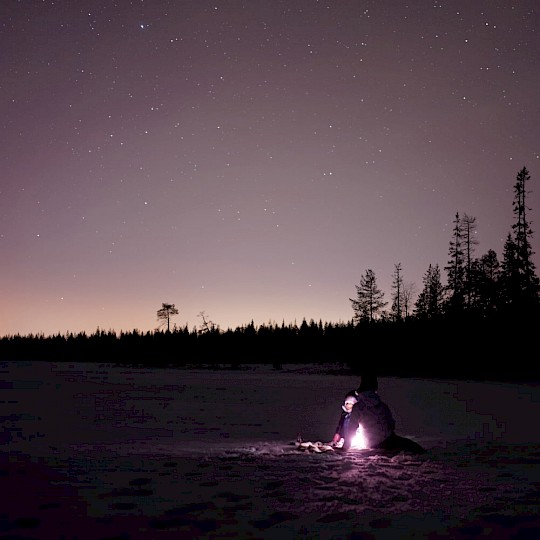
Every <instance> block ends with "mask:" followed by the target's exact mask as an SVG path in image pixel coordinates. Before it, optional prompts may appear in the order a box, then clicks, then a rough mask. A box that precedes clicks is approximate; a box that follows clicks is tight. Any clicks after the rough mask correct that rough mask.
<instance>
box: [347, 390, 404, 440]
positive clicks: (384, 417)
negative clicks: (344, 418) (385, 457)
mask: <svg viewBox="0 0 540 540" xmlns="http://www.w3.org/2000/svg"><path fill="white" fill-rule="evenodd" d="M356 399H357V402H356V404H355V405H354V407H353V409H352V412H351V419H350V424H349V425H350V426H351V428H350V430H349V434H350V437H349V439H352V437H354V435H355V434H356V429H357V428H358V424H362V428H363V430H364V437H365V439H366V443H367V446H368V448H377V447H378V446H379V445H380V444H381V443H382V442H383V441H384V440H385V439H387V438H388V437H390V435H392V434H393V433H394V429H395V427H396V422H395V420H394V417H393V416H392V413H391V411H390V408H389V407H388V405H387V404H386V403H384V402H383V401H381V398H380V396H379V394H378V393H377V392H376V391H374V390H366V391H363V392H359V394H358V396H357V398H356Z"/></svg>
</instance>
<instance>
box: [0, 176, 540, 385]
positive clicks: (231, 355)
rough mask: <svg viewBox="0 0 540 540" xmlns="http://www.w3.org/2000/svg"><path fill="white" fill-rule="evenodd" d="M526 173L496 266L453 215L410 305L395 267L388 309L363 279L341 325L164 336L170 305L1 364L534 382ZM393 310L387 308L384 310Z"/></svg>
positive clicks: (20, 345) (19, 345) (53, 341)
mask: <svg viewBox="0 0 540 540" xmlns="http://www.w3.org/2000/svg"><path fill="white" fill-rule="evenodd" d="M529 180H530V175H529V172H528V171H527V169H526V168H525V167H523V168H522V169H521V170H520V171H519V172H518V174H517V178H516V183H515V185H514V200H513V213H514V217H515V220H514V223H513V224H512V226H511V230H510V231H509V233H508V236H507V238H506V241H505V244H504V250H503V254H502V261H499V258H498V256H497V254H496V252H495V251H493V250H491V249H490V250H488V251H487V253H485V254H484V255H482V256H480V257H475V246H476V245H477V240H476V238H475V234H474V233H475V228H476V219H475V218H474V217H472V216H469V215H467V214H462V215H460V214H459V213H456V215H455V219H454V221H453V229H452V237H451V240H450V243H449V250H448V262H447V264H446V265H445V266H444V268H443V270H444V271H445V273H446V278H447V279H446V284H444V283H443V280H442V275H441V274H442V272H441V268H440V267H439V265H438V264H435V265H430V266H429V268H428V269H427V270H426V272H425V274H424V276H423V284H422V289H421V290H420V292H419V294H418V295H417V297H416V298H415V293H416V291H415V286H414V284H410V283H406V282H405V281H404V279H403V272H402V267H401V264H400V263H398V264H396V265H395V268H394V273H393V276H392V277H393V280H392V293H391V299H390V302H387V301H385V298H384V293H383V292H382V291H381V290H380V289H379V288H378V286H377V280H376V276H375V273H374V272H373V271H372V270H371V269H368V270H366V272H365V273H364V275H363V276H362V277H361V279H360V284H359V285H356V286H355V287H356V297H355V298H350V299H349V300H350V302H351V307H352V311H353V317H352V319H351V320H350V321H349V322H347V323H330V322H323V321H314V320H313V319H312V320H310V321H309V322H308V321H306V320H305V319H304V320H303V321H302V322H301V323H300V325H298V324H297V323H296V322H295V323H290V324H287V325H286V324H285V323H284V322H283V323H281V324H277V323H269V324H266V325H265V324H263V325H260V326H256V325H255V324H254V323H253V321H252V322H251V323H249V324H246V325H243V326H240V327H237V328H235V329H230V328H229V329H227V330H222V329H220V328H219V326H218V325H216V324H214V323H212V322H211V321H210V320H209V319H208V318H207V317H206V316H205V314H204V312H203V313H201V314H200V316H201V317H202V324H201V325H200V327H199V328H193V329H192V330H189V329H188V328H187V326H185V327H183V328H179V327H177V326H176V325H173V326H172V329H171V318H172V317H174V316H175V315H177V314H178V309H177V308H176V307H175V305H174V304H169V303H163V304H162V307H161V308H160V309H159V310H158V311H157V319H158V321H160V323H161V325H160V327H158V328H157V329H156V330H153V331H148V332H141V331H139V330H133V331H131V332H124V331H122V332H120V333H117V332H115V331H113V330H109V331H104V330H100V329H99V328H98V329H97V330H96V331H95V332H94V333H92V334H87V333H85V332H81V333H78V334H73V333H69V334H67V335H61V334H57V335H53V336H45V335H42V334H36V335H28V336H19V335H14V336H5V337H3V338H1V339H0V359H2V360H53V361H54V360H56V361H73V362H75V361H93V362H96V361H97V362H113V363H118V364H131V365H133V364H137V365H143V366H147V367H171V366H173V367H174V366H178V367H181V366H212V365H214V366H217V365H223V364H227V365H228V366H230V367H235V368H238V367H240V366H241V365H243V364H259V363H269V364H272V365H273V366H274V367H275V368H279V367H280V366H281V365H283V364H284V363H337V364H341V365H343V366H347V367H349V368H350V369H352V370H353V371H356V372H360V371H362V369H364V368H365V367H366V365H369V366H370V369H371V368H373V367H375V369H376V370H377V372H378V373H379V374H380V375H381V376H384V375H386V376H434V377H455V378H463V377H467V378H475V379H478V378H480V379H484V380H485V379H489V378H494V379H499V380H500V379H503V380H531V379H534V380H538V368H537V362H535V361H534V360H532V361H528V358H530V353H529V351H530V349H531V346H532V344H533V343H534V341H533V340H534V338H535V335H536V332H537V329H538V323H539V322H540V280H539V278H538V276H537V275H536V268H535V265H534V262H533V260H532V256H533V255H534V252H533V251H532V247H531V239H532V236H533V231H532V228H531V225H530V223H529V220H528V219H527V214H528V211H529V210H530V209H529V208H528V206H527V203H526V195H527V194H528V191H527V182H528V181H529ZM388 305H389V309H386V307H387V306H388Z"/></svg>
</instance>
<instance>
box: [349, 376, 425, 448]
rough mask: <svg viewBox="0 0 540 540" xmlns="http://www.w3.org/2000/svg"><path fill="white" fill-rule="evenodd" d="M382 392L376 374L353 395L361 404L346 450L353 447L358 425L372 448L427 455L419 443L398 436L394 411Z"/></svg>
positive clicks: (357, 406)
mask: <svg viewBox="0 0 540 540" xmlns="http://www.w3.org/2000/svg"><path fill="white" fill-rule="evenodd" d="M378 389H379V382H378V380H377V377H376V376H375V375H371V374H366V375H362V377H361V383H360V386H359V387H358V389H357V390H356V391H354V392H352V394H354V395H355V397H356V400H357V402H356V403H355V404H354V407H353V409H352V411H351V416H350V420H349V428H348V430H347V435H346V437H345V441H344V444H343V449H344V450H347V449H349V448H350V447H351V443H352V440H353V438H354V437H355V435H356V430H357V429H358V425H359V424H361V425H362V428H363V432H364V438H365V440H366V443H367V447H368V448H371V449H379V450H384V451H388V452H392V453H395V452H408V453H412V454H422V453H424V452H425V449H424V448H422V446H420V445H419V444H418V443H416V442H415V441H413V440H411V439H408V438H406V437H401V436H399V435H396V433H395V428H396V422H395V420H394V417H393V415H392V412H391V411H390V408H389V407H388V405H387V404H386V403H384V401H382V400H381V398H380V396H379V394H378V393H377V391H378Z"/></svg>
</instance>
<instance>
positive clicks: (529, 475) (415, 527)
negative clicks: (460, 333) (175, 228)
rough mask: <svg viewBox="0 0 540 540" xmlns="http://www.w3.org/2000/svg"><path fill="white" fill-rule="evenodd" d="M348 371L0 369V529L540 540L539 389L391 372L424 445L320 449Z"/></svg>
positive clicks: (403, 409)
mask: <svg viewBox="0 0 540 540" xmlns="http://www.w3.org/2000/svg"><path fill="white" fill-rule="evenodd" d="M357 385H358V380H357V378H356V377H354V376H353V375H345V374H339V375H336V374H329V373H328V372H326V371H324V370H322V369H321V368H317V369H310V368H309V367H303V368H301V367H299V366H293V365H285V366H284V369H283V370H282V371H274V370H272V369H271V368H270V367H268V366H251V367H249V368H248V369H246V370H236V371H229V370H187V369H169V370H167V369H159V370H149V369H133V368H125V367H113V366H110V365H102V364H77V363H73V364H63V363H49V362H35V363H21V362H19V363H9V362H8V363H2V364H0V389H1V394H2V402H1V411H2V412H1V413H0V417H1V419H2V427H3V430H0V451H1V456H0V459H1V462H0V478H1V482H2V486H3V488H2V493H3V496H2V499H3V502H2V504H1V505H0V537H1V538H39V539H42V538H43V539H45V538H47V539H49V538H51V539H56V538H58V539H60V538H65V539H71V538H73V539H74V538H77V539H79V540H81V539H86V538H88V539H93V540H94V539H98V538H123V539H128V538H129V539H135V538H175V539H183V538H235V539H239V538H242V539H244V538H261V539H273V538H276V539H293V538H294V539H297V538H313V539H316V538H317V539H340V538H362V539H364V538H365V539H368V538H369V539H371V538H373V539H383V538H384V539H386V538H388V539H392V540H394V539H396V538H400V539H406V538H443V537H444V538H452V539H465V538H496V539H506V538H508V539H510V538H515V539H525V538H531V539H532V538H540V519H539V517H538V509H539V503H540V495H539V487H540V468H539V467H538V465H539V464H540V429H539V423H538V420H539V418H540V389H539V387H538V385H537V384H530V385H523V384H521V385H518V384H507V383H478V382H470V381H466V382H463V381H439V380H424V379H398V378H381V379H380V380H379V393H380V395H381V397H382V398H383V400H385V401H386V402H387V403H388V404H389V405H390V407H391V409H392V411H393V413H394V416H395V418H396V421H397V433H398V434H399V435H404V436H407V437H410V438H412V439H414V440H416V441H418V442H419V443H420V444H422V445H423V446H424V447H425V448H427V449H428V453H427V454H425V455H421V456H406V455H397V456H395V457H385V456H377V455H374V454H373V452H370V451H351V452H348V453H346V454H338V453H336V452H326V453H311V452H308V451H300V450H299V449H298V447H297V446H296V445H295V444H294V441H295V440H296V437H297V434H298V433H300V434H301V435H302V437H303V438H304V439H305V440H311V441H323V442H325V441H328V440H330V439H331V437H332V435H333V433H334V428H335V426H336V424H337V421H338V418H339V414H340V407H341V402H342V399H343V397H344V394H345V392H346V391H347V390H350V389H352V388H355V387H356V386H357Z"/></svg>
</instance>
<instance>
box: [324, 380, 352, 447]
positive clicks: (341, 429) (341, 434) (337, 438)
mask: <svg viewBox="0 0 540 540" xmlns="http://www.w3.org/2000/svg"><path fill="white" fill-rule="evenodd" d="M354 394H355V390H351V391H350V392H347V395H346V396H345V402H344V403H343V405H342V406H341V408H342V411H341V414H340V416H339V422H338V425H337V427H336V432H335V434H334V437H333V439H332V440H331V441H330V444H331V445H332V446H335V447H338V448H341V447H342V446H343V443H344V440H345V434H346V433H347V431H348V428H349V421H350V418H351V411H352V409H353V406H354V404H355V403H356V402H357V399H356V396H355V395H354Z"/></svg>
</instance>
